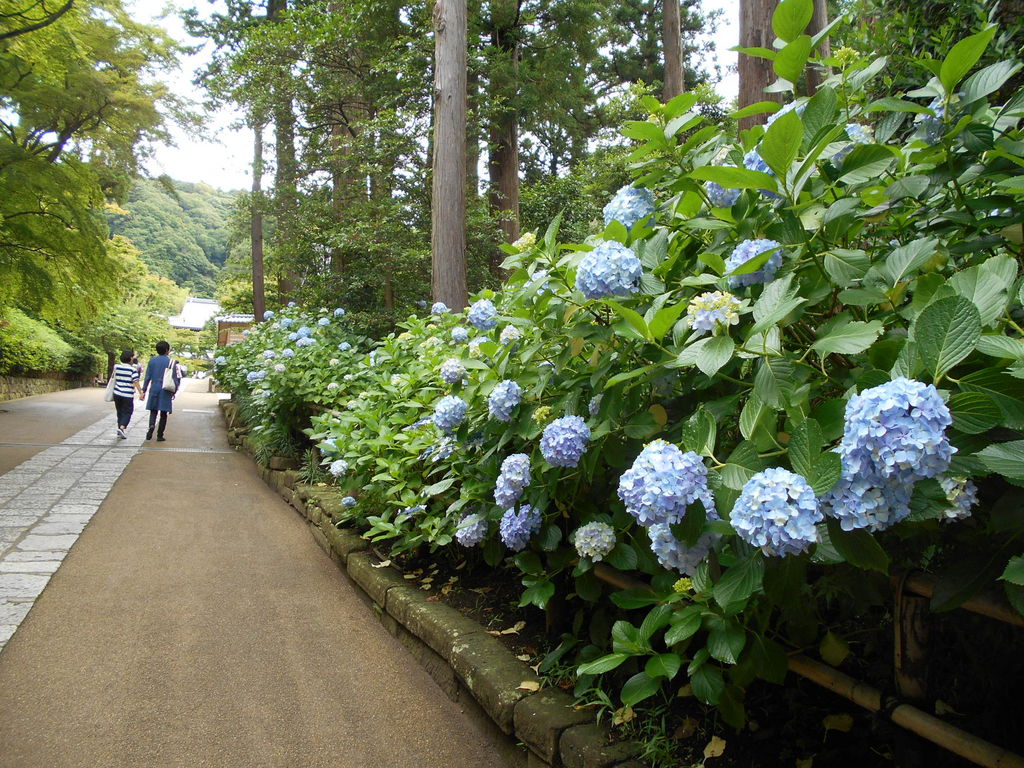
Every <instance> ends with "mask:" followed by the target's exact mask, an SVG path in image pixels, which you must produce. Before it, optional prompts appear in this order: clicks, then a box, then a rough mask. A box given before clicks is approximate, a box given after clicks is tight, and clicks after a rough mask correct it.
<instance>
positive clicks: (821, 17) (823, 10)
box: [807, 0, 832, 96]
mask: <svg viewBox="0 0 1024 768" xmlns="http://www.w3.org/2000/svg"><path fill="white" fill-rule="evenodd" d="M827 26H828V0H814V16H812V17H811V26H810V27H809V28H808V30H807V34H809V35H810V36H811V37H814V36H815V35H817V34H818V33H819V32H821V31H822V30H823V29H825V27H827ZM817 54H818V56H819V57H820V58H822V59H827V58H829V57H830V56H831V55H832V46H831V44H829V41H828V37H824V38H822V40H821V42H820V43H818V47H817ZM829 74H830V72H829V68H828V67H824V68H817V67H808V68H807V94H808V95H809V96H811V95H814V93H815V92H816V91H817V90H818V88H820V87H821V84H822V83H823V82H824V81H825V78H827V77H828V76H829Z"/></svg>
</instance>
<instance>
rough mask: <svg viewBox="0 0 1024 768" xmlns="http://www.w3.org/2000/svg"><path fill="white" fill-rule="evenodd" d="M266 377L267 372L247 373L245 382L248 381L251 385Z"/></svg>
mask: <svg viewBox="0 0 1024 768" xmlns="http://www.w3.org/2000/svg"><path fill="white" fill-rule="evenodd" d="M266 375H267V372H266V371H263V370H260V371H249V372H248V373H247V374H246V375H245V380H246V381H248V382H249V383H250V384H251V383H252V382H254V381H259V380H260V379H262V378H263V377H264V376H266Z"/></svg>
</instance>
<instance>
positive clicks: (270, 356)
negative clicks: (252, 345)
mask: <svg viewBox="0 0 1024 768" xmlns="http://www.w3.org/2000/svg"><path fill="white" fill-rule="evenodd" d="M263 357H265V358H266V359H267V360H273V359H274V358H275V357H277V353H276V352H275V351H274V350H272V349H265V350H263Z"/></svg>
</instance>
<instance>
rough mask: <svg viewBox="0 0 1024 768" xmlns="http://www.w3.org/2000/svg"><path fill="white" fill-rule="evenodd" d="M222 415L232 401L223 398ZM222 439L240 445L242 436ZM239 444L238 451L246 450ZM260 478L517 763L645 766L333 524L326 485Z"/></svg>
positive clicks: (472, 625)
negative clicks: (502, 739)
mask: <svg viewBox="0 0 1024 768" xmlns="http://www.w3.org/2000/svg"><path fill="white" fill-rule="evenodd" d="M221 407H222V408H223V409H224V412H225V416H228V414H229V413H230V414H231V415H232V416H233V415H234V413H233V411H234V404H233V403H231V402H229V401H221ZM229 440H231V441H232V444H234V445H235V446H236V447H238V446H244V444H245V440H244V435H237V436H235V437H234V438H233V439H232V436H231V435H230V433H229ZM243 450H245V448H244V447H243ZM260 475H261V477H263V479H264V481H265V482H266V483H267V484H268V485H269V486H270V487H271V488H273V489H274V490H275V491H277V492H278V493H279V494H280V495H281V497H282V498H283V499H284V500H285V501H287V502H288V503H289V504H291V505H292V506H293V507H294V508H295V509H296V510H298V512H299V513H300V514H302V516H303V517H305V518H306V519H307V520H308V521H309V524H310V532H311V533H312V535H313V537H314V538H315V539H316V541H317V544H319V545H320V547H321V548H322V549H324V551H326V552H327V553H328V554H329V555H330V556H331V558H332V559H333V560H334V561H335V563H337V565H338V567H339V568H341V569H342V570H344V571H345V572H346V574H347V575H348V576H349V578H350V579H351V580H352V581H353V582H354V583H355V584H356V585H357V586H358V587H359V588H360V589H361V590H362V591H363V592H364V593H365V595H366V597H367V598H368V599H369V601H370V603H371V605H372V607H373V609H374V612H375V613H376V615H377V617H378V618H379V619H380V621H381V623H382V624H384V626H385V627H386V628H387V630H388V632H389V633H390V634H392V635H394V636H395V637H396V638H398V640H399V641H400V642H401V643H402V645H403V646H404V647H405V648H406V649H407V650H408V651H409V652H410V653H411V654H412V656H413V657H414V658H415V659H416V660H417V661H418V662H419V663H420V665H421V666H423V668H424V669H425V670H426V671H427V672H428V673H429V674H430V675H431V677H432V678H433V679H434V681H435V682H436V683H437V684H438V687H439V688H440V689H441V690H442V691H443V692H444V693H445V694H446V695H447V696H448V697H449V698H450V699H452V700H454V701H458V700H459V699H460V698H461V696H462V695H463V694H464V692H465V691H468V692H469V693H470V694H471V695H472V698H473V699H474V700H475V702H476V703H477V704H478V705H479V707H480V708H481V710H482V711H483V713H484V714H485V715H486V717H487V718H488V719H489V720H490V721H491V722H492V723H493V724H494V725H495V726H497V728H498V729H500V730H501V732H502V733H503V734H505V735H506V736H509V737H513V738H515V739H516V740H518V741H519V742H521V744H522V745H523V746H525V747H526V751H525V752H523V751H522V750H517V754H518V758H517V762H518V763H519V764H520V765H525V766H528V768H643V764H642V763H639V762H637V761H636V760H635V756H636V755H637V753H638V752H639V751H640V746H639V745H638V744H634V743H619V744H608V739H607V735H608V734H607V731H606V730H605V729H604V728H602V727H600V726H598V725H596V724H594V723H593V717H592V715H591V714H590V713H589V712H585V711H578V710H574V709H573V708H572V699H571V697H570V696H569V695H568V694H566V693H564V692H563V691H561V690H559V689H557V688H546V689H543V690H540V691H536V692H534V691H530V690H527V689H523V688H520V686H521V684H522V683H524V682H533V683H538V682H540V681H539V679H538V677H537V676H536V675H535V674H534V672H533V670H532V669H530V667H529V666H527V665H526V664H524V663H523V662H521V661H519V660H518V659H516V658H515V657H514V656H513V655H512V653H511V652H510V651H509V650H508V649H507V648H506V647H505V646H504V645H502V644H501V642H499V641H498V640H497V639H496V638H494V637H492V636H491V635H488V634H487V632H485V631H484V629H483V627H481V626H480V625H479V624H478V623H477V622H476V621H474V620H472V619H470V618H468V617H466V616H463V615H462V614H461V613H459V612H458V611H456V610H455V609H454V608H451V607H450V606H447V605H445V604H444V603H440V602H427V595H426V594H425V593H424V592H423V591H422V590H420V589H417V588H416V587H413V586H411V585H410V584H409V583H408V582H407V581H406V580H405V579H404V578H402V575H401V574H400V573H399V572H398V571H397V570H396V569H394V568H392V567H390V566H387V567H378V566H379V563H378V560H377V558H376V557H375V556H374V555H373V554H371V553H370V552H369V551H368V550H369V546H370V545H369V542H367V541H366V540H365V539H363V538H361V537H360V536H359V535H358V534H356V533H354V532H353V531H350V530H346V529H343V528H341V529H340V528H337V527H335V524H334V523H335V521H336V520H337V519H338V518H339V517H340V513H341V511H342V510H343V507H341V505H340V496H339V494H337V493H336V492H333V491H332V490H331V489H325V488H311V487H309V486H302V485H299V484H298V481H297V480H298V479H297V475H298V473H297V472H295V471H294V470H291V469H289V470H274V469H269V468H261V470H260Z"/></svg>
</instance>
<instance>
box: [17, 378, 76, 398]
mask: <svg viewBox="0 0 1024 768" xmlns="http://www.w3.org/2000/svg"><path fill="white" fill-rule="evenodd" d="M87 385H88V382H87V381H80V380H78V379H33V378H29V377H28V376H0V402H3V401H4V400H17V399H18V398H20V397H31V396H32V395H45V394H47V393H48V392H60V391H61V390H65V389H78V388H79V387H84V386H87Z"/></svg>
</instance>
